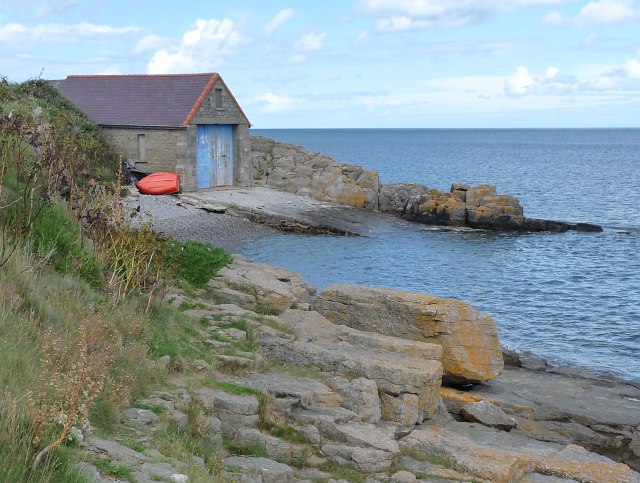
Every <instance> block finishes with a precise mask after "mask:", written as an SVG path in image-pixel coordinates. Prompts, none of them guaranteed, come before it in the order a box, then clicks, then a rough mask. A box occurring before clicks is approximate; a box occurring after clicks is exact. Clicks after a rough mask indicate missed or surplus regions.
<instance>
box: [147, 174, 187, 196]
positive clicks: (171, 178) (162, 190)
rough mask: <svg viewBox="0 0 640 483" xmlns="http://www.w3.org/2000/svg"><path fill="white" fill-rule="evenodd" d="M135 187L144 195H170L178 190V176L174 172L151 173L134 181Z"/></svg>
mask: <svg viewBox="0 0 640 483" xmlns="http://www.w3.org/2000/svg"><path fill="white" fill-rule="evenodd" d="M136 188H138V190H139V191H140V193H142V194H145V195H170V194H173V193H178V192H179V191H180V176H179V175H177V174H175V173H165V172H159V173H153V174H150V175H149V176H145V177H144V178H142V179H141V180H140V181H138V182H137V183H136Z"/></svg>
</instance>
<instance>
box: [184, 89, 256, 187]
mask: <svg viewBox="0 0 640 483" xmlns="http://www.w3.org/2000/svg"><path fill="white" fill-rule="evenodd" d="M198 124H231V125H233V161H234V166H233V181H234V184H238V185H241V184H245V183H247V182H248V181H249V180H250V179H251V168H250V166H251V159H250V158H251V144H250V141H249V126H248V124H247V121H246V119H245V118H244V116H243V115H242V112H240V110H239V109H238V106H237V104H236V102H235V101H234V99H233V97H232V95H231V93H230V92H229V91H228V90H227V89H226V86H225V85H224V84H223V83H222V82H221V81H220V80H218V82H216V83H215V85H214V86H213V88H212V89H211V91H210V92H209V95H208V96H207V97H206V98H205V99H204V100H203V101H202V104H201V105H200V109H198V111H197V112H196V113H195V115H194V116H193V118H192V119H191V123H190V125H189V127H188V128H187V135H186V138H187V144H186V146H187V149H186V160H187V162H186V163H185V165H184V168H183V174H182V176H183V181H182V187H183V191H194V190H196V189H197V186H198V184H197V179H198V178H197V164H198V128H197V125H198Z"/></svg>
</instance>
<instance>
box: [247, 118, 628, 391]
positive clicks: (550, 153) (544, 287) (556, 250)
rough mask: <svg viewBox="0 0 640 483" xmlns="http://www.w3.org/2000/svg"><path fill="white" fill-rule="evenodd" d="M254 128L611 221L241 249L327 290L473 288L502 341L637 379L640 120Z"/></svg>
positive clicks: (262, 242) (411, 176)
mask: <svg viewBox="0 0 640 483" xmlns="http://www.w3.org/2000/svg"><path fill="white" fill-rule="evenodd" d="M252 134H253V135H260V136H266V137H270V138H273V139H276V140H278V141H282V142H286V143H291V144H297V145H300V146H303V147H304V148H306V149H308V150H311V151H318V152H321V153H324V154H327V155H329V156H332V157H334V158H336V159H337V160H338V161H340V162H342V163H348V164H356V165H360V166H362V167H363V168H366V169H373V170H376V171H378V173H379V176H380V181H381V182H382V183H399V182H416V183H421V184H424V185H426V186H428V187H430V188H437V189H440V190H446V191H448V190H449V188H450V186H451V184H452V183H468V184H471V185H475V184H480V183H491V184H495V185H497V189H498V192H499V193H508V194H511V195H514V196H516V197H517V198H518V199H519V200H520V202H521V203H522V205H523V206H524V210H525V215H526V216H529V217H535V218H547V219H555V220H565V221H571V222H586V223H596V224H599V225H602V226H603V227H604V232H603V233H578V232H567V233H496V232H491V231H483V230H471V229H451V228H443V227H433V226H425V225H420V224H414V223H406V224H399V225H394V224H392V225H391V226H388V227H384V228H380V229H378V230H376V231H374V232H372V233H370V234H369V236H368V237H361V238H349V237H337V236H311V235H292V234H277V235H268V236H262V237H256V238H252V239H247V240H245V241H243V242H242V243H240V244H238V245H236V246H235V247H234V250H235V251H236V252H238V253H242V254H244V255H246V256H248V257H250V258H252V259H255V260H258V261H262V262H266V263H272V264H276V265H281V266H285V267H288V268H290V269H292V270H295V271H297V272H299V273H301V274H302V276H303V277H304V278H305V279H306V280H307V281H308V282H310V283H311V284H313V285H315V286H316V287H317V288H318V289H319V290H321V289H323V288H325V287H327V286H328V285H330V284H332V283H350V284H361V285H367V286H372V287H387V288H393V289H398V290H408V291H415V292H422V293H427V294H431V295H435V296H439V297H451V298H455V299H459V300H465V301H468V302H469V303H470V304H471V305H472V306H473V307H474V308H475V309H477V310H480V311H482V312H486V313H489V314H491V315H492V316H493V317H494V318H495V320H496V323H497V326H498V329H499V332H500V338H501V341H502V344H503V345H504V346H505V347H507V348H510V349H514V350H518V351H521V352H531V353H534V354H536V355H539V356H541V357H544V358H546V359H548V360H549V361H550V362H551V363H552V364H556V365H568V366H573V367H577V368H582V369H586V370H589V371H592V372H595V373H598V374H605V375H612V376H616V377H620V378H622V379H626V380H630V381H635V382H640V129H282V130H264V129H261V130H260V129H256V130H252Z"/></svg>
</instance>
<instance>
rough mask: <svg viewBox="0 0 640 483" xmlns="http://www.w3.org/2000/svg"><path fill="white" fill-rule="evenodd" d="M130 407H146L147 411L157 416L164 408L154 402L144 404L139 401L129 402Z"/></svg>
mask: <svg viewBox="0 0 640 483" xmlns="http://www.w3.org/2000/svg"><path fill="white" fill-rule="evenodd" d="M131 407H132V408H138V409H146V410H147V411H151V412H152V413H153V414H157V415H158V416H161V415H162V414H164V408H163V407H162V406H156V405H155V404H146V403H141V402H139V401H134V402H133V403H131Z"/></svg>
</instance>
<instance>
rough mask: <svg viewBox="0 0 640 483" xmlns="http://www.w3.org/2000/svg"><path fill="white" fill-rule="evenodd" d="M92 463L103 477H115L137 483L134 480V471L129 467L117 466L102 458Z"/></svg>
mask: <svg viewBox="0 0 640 483" xmlns="http://www.w3.org/2000/svg"><path fill="white" fill-rule="evenodd" d="M92 463H93V465H94V466H95V467H96V468H98V471H99V472H100V473H102V474H103V475H106V476H113V477H114V478H119V479H123V480H127V481H130V482H131V483H136V480H135V479H134V478H133V469H132V468H129V467H128V466H121V465H115V464H113V463H111V462H110V461H107V460H103V459H100V458H95V459H94V460H93V461H92Z"/></svg>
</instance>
